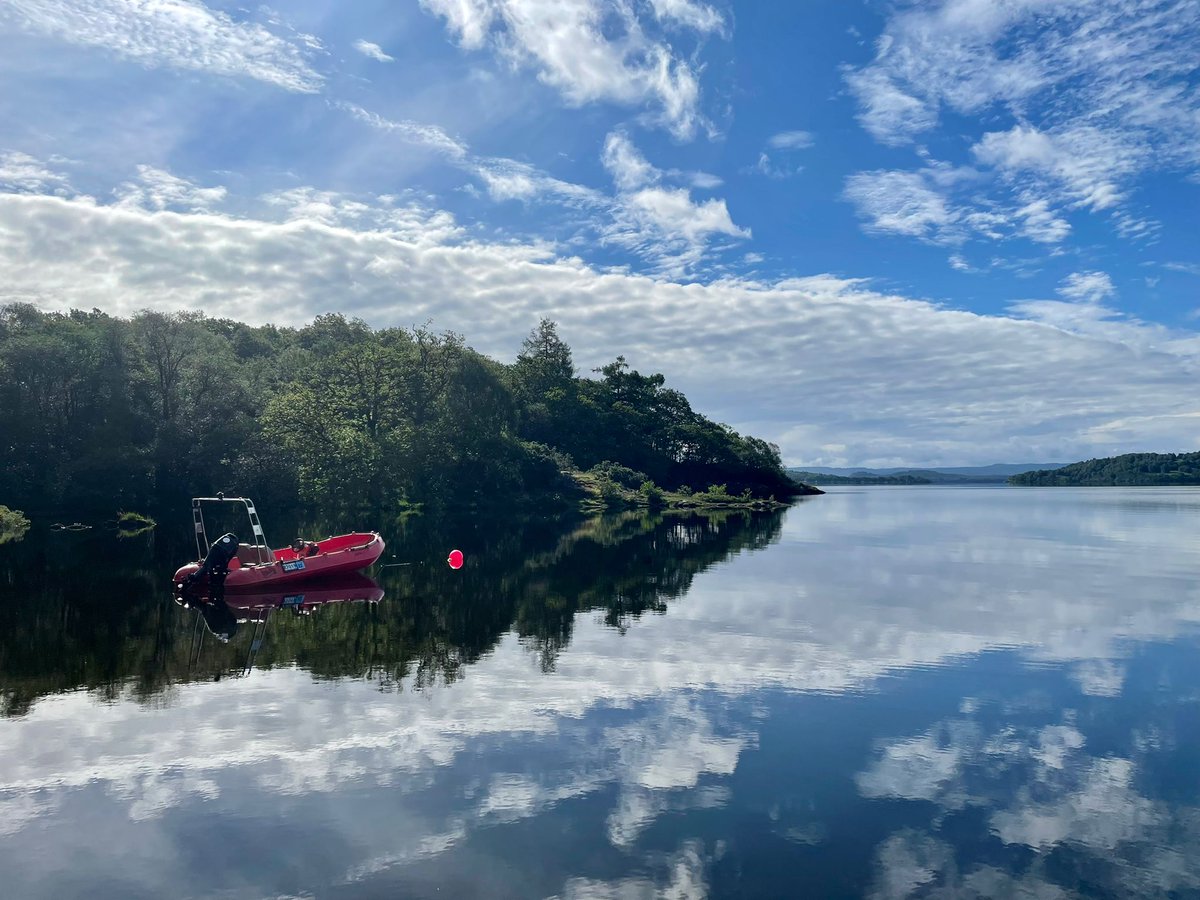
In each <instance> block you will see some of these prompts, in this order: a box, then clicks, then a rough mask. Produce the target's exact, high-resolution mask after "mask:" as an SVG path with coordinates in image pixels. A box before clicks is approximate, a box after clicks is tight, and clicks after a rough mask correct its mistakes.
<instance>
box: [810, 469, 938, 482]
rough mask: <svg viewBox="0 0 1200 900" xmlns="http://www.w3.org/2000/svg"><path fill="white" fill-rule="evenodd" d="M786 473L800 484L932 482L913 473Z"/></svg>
mask: <svg viewBox="0 0 1200 900" xmlns="http://www.w3.org/2000/svg"><path fill="white" fill-rule="evenodd" d="M788 474H789V475H791V476H792V478H794V479H796V480H797V481H799V482H801V483H802V484H810V485H817V484H825V485H829V484H933V482H932V481H930V480H929V479H928V478H921V477H919V476H914V475H826V474H825V473H824V472H810V471H805V470H801V469H788Z"/></svg>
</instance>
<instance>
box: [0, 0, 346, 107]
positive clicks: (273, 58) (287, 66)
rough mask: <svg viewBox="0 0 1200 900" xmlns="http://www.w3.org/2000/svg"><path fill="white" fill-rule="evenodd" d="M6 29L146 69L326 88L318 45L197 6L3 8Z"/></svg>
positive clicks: (73, 0) (106, 1) (86, 3)
mask: <svg viewBox="0 0 1200 900" xmlns="http://www.w3.org/2000/svg"><path fill="white" fill-rule="evenodd" d="M5 24H7V25H8V26H10V27H14V28H17V29H20V30H22V31H28V32H33V33H35V34H42V35H46V36H49V37H52V38H57V39H59V40H63V41H66V42H68V43H72V44H78V45H81V46H85V47H97V48H101V49H103V50H106V51H108V52H110V53H113V54H115V55H117V56H121V57H123V58H125V59H129V60H132V61H134V62H138V63H141V64H142V65H146V66H168V67H172V68H178V69H192V70H199V71H204V72H211V73H213V74H215V75H225V76H230V77H242V78H254V79H257V80H259V81H263V82H266V83H268V84H273V85H276V86H277V87H281V88H284V89H285V90H289V91H299V92H304V93H313V92H316V91H318V90H320V89H321V86H322V83H323V81H324V79H323V78H322V76H321V75H319V74H318V73H317V72H316V71H314V70H313V68H312V67H311V66H310V64H309V62H308V56H309V54H310V53H311V52H312V50H313V49H314V44H316V42H315V39H312V38H310V37H308V36H301V38H303V40H301V41H300V43H299V44H297V43H294V42H292V41H289V40H285V39H284V38H281V37H278V36H277V35H274V34H272V33H271V32H270V31H268V30H267V29H266V28H264V27H263V26H261V25H257V24H254V23H252V22H239V21H236V20H234V19H233V18H231V17H230V16H229V15H227V14H226V13H223V12H218V11H216V10H212V9H209V8H208V7H207V6H205V5H204V4H203V3H200V2H197V0H159V2H152V3H147V2H137V0H42V2H38V3H28V2H20V0H0V25H5ZM317 46H319V45H317Z"/></svg>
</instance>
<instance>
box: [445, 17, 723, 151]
mask: <svg viewBox="0 0 1200 900" xmlns="http://www.w3.org/2000/svg"><path fill="white" fill-rule="evenodd" d="M422 5H424V6H425V7H426V8H427V9H429V10H430V11H431V12H433V13H435V14H436V15H439V16H441V17H442V18H443V19H445V20H446V24H447V26H448V27H449V29H450V31H451V32H452V33H453V34H454V35H455V36H456V37H457V39H458V40H459V42H460V43H461V44H462V46H463V47H465V48H468V49H478V48H480V47H482V46H483V45H484V44H485V43H486V42H487V39H488V37H489V36H491V37H492V38H493V39H494V44H495V47H496V49H497V52H499V53H500V54H501V55H502V56H503V57H505V58H506V59H508V60H510V61H511V62H513V63H514V64H515V65H531V66H533V67H535V68H536V69H537V72H538V77H539V78H540V79H541V80H542V81H543V82H544V83H546V84H547V85H549V86H550V87H553V88H555V89H556V90H558V91H559V92H560V93H561V94H562V95H563V97H564V99H565V100H566V101H567V102H568V103H570V104H572V105H582V104H585V103H592V102H596V101H607V102H612V103H618V104H621V105H624V106H635V105H639V104H651V105H653V106H654V107H656V108H657V109H658V117H659V119H660V121H661V122H662V123H663V124H664V125H666V126H667V127H668V128H669V129H670V130H671V131H672V132H673V133H674V134H675V135H676V136H677V137H681V138H688V137H691V136H692V135H693V134H694V133H695V130H696V128H697V126H698V125H700V124H702V122H703V118H702V116H701V115H700V113H699V111H698V104H699V100H700V85H699V80H698V78H697V72H696V71H695V70H694V69H693V67H692V65H691V64H690V63H689V62H687V61H686V60H684V59H682V58H680V57H678V56H676V55H675V52H674V50H673V49H672V47H671V46H670V45H668V44H666V43H664V42H661V41H655V40H652V39H650V38H648V37H647V36H646V34H645V31H644V30H643V28H642V25H641V23H640V22H639V20H638V18H637V12H636V10H635V7H634V6H633V5H631V4H625V3H616V4H613V3H608V2H605V0H577V2H573V3H559V2H556V0H422ZM661 8H662V10H664V11H665V12H670V13H672V14H678V15H684V14H687V15H691V16H692V17H693V18H694V17H695V16H696V15H698V14H699V13H700V11H701V10H703V9H707V7H702V6H700V5H698V4H695V3H691V2H688V0H672V2H664V3H663V4H662V7H661ZM658 9H659V7H657V6H656V7H655V10H656V11H657V10H658ZM665 12H664V14H665ZM693 27H696V26H693Z"/></svg>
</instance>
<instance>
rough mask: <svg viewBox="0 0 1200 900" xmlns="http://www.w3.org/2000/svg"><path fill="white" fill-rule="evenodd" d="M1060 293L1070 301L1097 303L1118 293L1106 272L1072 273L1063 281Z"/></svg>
mask: <svg viewBox="0 0 1200 900" xmlns="http://www.w3.org/2000/svg"><path fill="white" fill-rule="evenodd" d="M1058 292H1059V293H1060V294H1062V296H1064V297H1066V298H1067V299H1068V300H1079V301H1085V302H1088V303H1095V302H1097V301H1100V300H1105V299H1107V298H1109V297H1111V296H1112V295H1113V294H1115V293H1116V292H1117V289H1116V288H1115V287H1113V283H1112V279H1111V278H1110V277H1109V276H1108V273H1106V272H1072V273H1071V274H1070V275H1068V276H1067V277H1066V278H1064V279H1063V281H1062V284H1061V285H1059V288H1058Z"/></svg>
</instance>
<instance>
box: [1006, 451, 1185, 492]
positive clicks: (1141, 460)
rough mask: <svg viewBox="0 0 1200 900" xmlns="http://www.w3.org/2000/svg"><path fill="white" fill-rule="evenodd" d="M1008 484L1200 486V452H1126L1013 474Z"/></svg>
mask: <svg viewBox="0 0 1200 900" xmlns="http://www.w3.org/2000/svg"><path fill="white" fill-rule="evenodd" d="M1008 483H1009V484H1019V485H1025V486H1041V487H1112V486H1120V485H1128V486H1153V485H1200V453H1126V454H1124V455H1123V456H1110V457H1106V458H1103V459H1089V460H1086V461H1085V462H1077V463H1071V465H1069V466H1062V467H1061V468H1058V469H1054V470H1043V471H1036V472H1025V473H1023V474H1019V475H1013V476H1012V477H1010V478H1009V479H1008Z"/></svg>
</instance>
